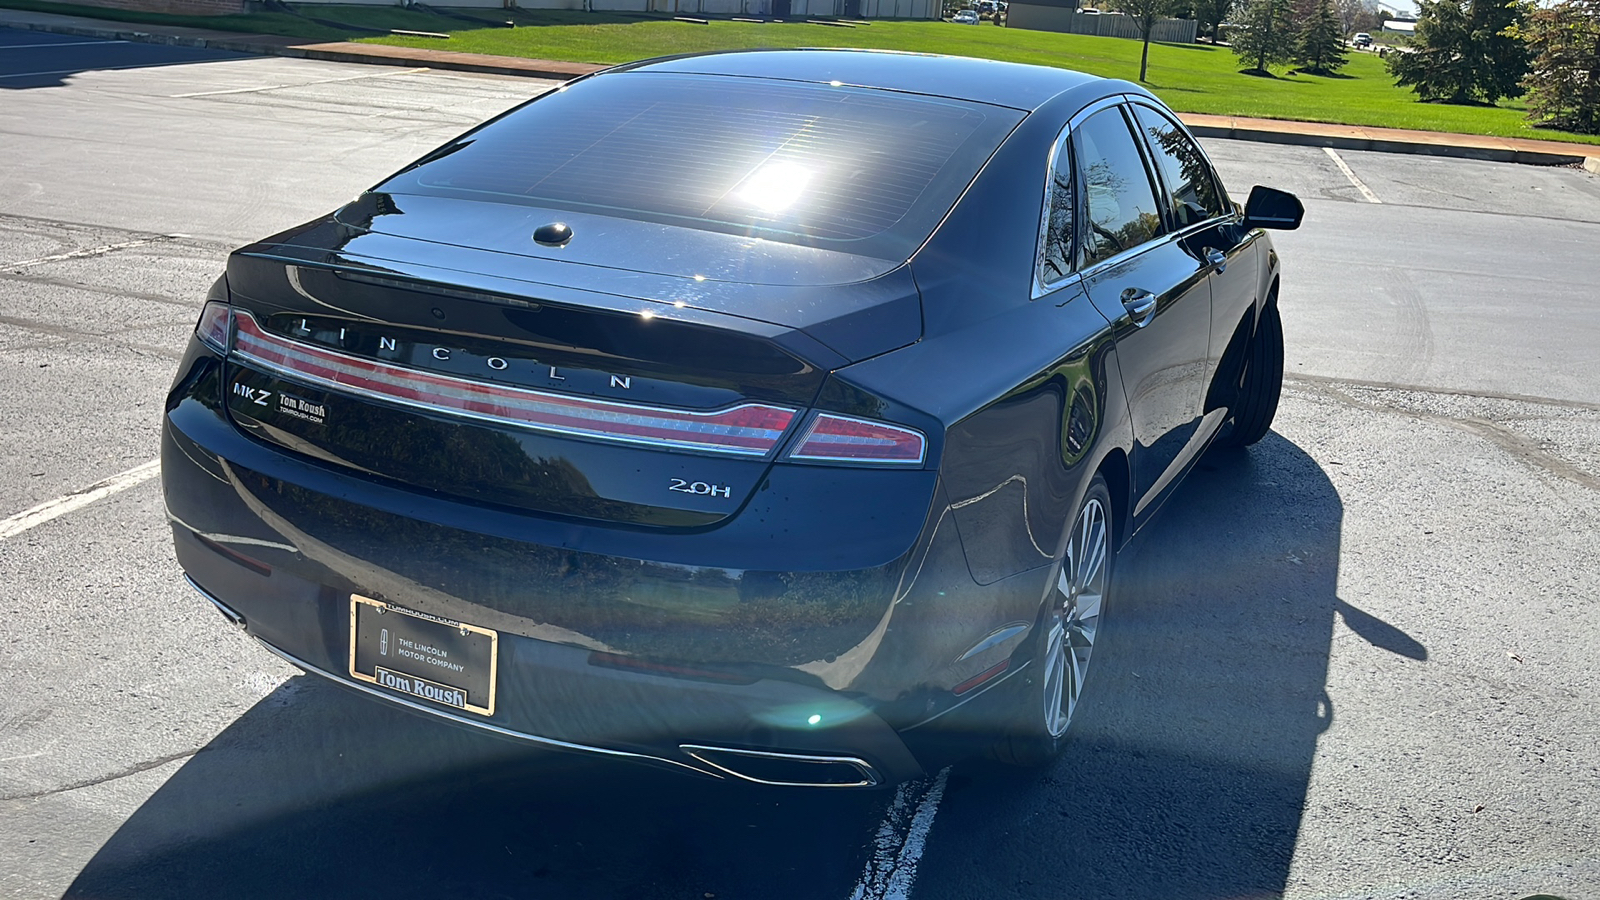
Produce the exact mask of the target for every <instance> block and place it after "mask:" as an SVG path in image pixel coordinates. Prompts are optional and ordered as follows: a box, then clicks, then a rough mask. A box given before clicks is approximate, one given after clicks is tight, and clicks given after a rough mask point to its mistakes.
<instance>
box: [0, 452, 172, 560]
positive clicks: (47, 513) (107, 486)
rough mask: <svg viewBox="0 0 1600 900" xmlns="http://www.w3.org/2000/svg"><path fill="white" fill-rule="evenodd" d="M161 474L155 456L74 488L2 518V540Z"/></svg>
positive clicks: (0, 532) (0, 521)
mask: <svg viewBox="0 0 1600 900" xmlns="http://www.w3.org/2000/svg"><path fill="white" fill-rule="evenodd" d="M159 474H161V460H159V459H152V460H150V461H149V462H147V463H145V464H144V465H142V466H134V467H133V468H131V469H129V470H128V471H126V472H122V473H120V474H117V475H113V476H111V477H110V478H107V479H106V480H104V481H97V482H95V483H94V484H91V485H89V486H88V487H86V488H84V489H83V490H81V491H74V492H72V493H70V494H68V495H66V496H65V497H57V498H56V499H54V500H46V501H45V502H43V503H41V504H39V505H38V506H35V507H33V508H32V509H25V510H23V511H22V512H19V513H17V514H16V515H14V516H12V517H10V518H9V519H0V541H3V540H6V539H8V538H14V537H16V536H17V535H19V534H21V533H23V532H24V531H27V530H28V529H30V528H33V527H34V526H36V525H43V524H44V523H46V522H48V521H50V520H51V519H54V518H57V517H59V516H64V515H66V514H67V513H69V512H72V511H73V510H75V509H81V508H83V507H85V506H88V505H89V504H91V503H93V502H95V501H96V500H100V499H103V498H105V497H109V496H111V495H112V494H115V493H118V492H120V491H125V490H127V489H128V488H131V487H134V486H136V485H140V484H143V483H145V482H146V481H149V480H150V479H152V478H154V477H156V476H157V475H159Z"/></svg>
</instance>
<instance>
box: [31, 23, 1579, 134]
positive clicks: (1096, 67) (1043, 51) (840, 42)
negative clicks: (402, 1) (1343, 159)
mask: <svg viewBox="0 0 1600 900" xmlns="http://www.w3.org/2000/svg"><path fill="white" fill-rule="evenodd" d="M0 6H10V7H15V8H22V9H36V10H41V11H47V12H64V13H69V14H72V15H98V16H101V17H104V18H115V19H121V20H124V21H142V22H151V23H154V22H170V23H171V24H182V25H194V26H200V27H211V28H221V29H226V30H235V31H260V32H269V33H277V34H293V35H296V36H301V37H310V38H319V39H323V40H339V39H348V40H359V41H369V42H375V43H383V44H394V45H398V46H405V47H425V48H433V49H449V50H460V51H466V52H470V53H489V54H495V55H500V56H522V57H530V58H535V59H555V60H565V61H570V62H588V63H619V62H628V61H630V60H635V59H642V58H645V57H651V56H662V55H665V54H670V53H689V52H695V51H701V50H728V49H736V48H747V47H872V48H880V49H886V50H909V51H916V52H924V53H951V54H956V55H961V56H975V57H982V58H988V59H1000V60H1010V61H1015V62H1024V63H1034V64H1037V65H1046V66H1061V67H1064V68H1069V69H1078V70H1081V71H1084V72H1090V73H1093V74H1096V75H1104V76H1108V77H1112V78H1125V79H1128V80H1133V79H1135V78H1136V77H1137V76H1138V73H1139V49H1140V45H1139V42H1138V41H1132V40H1123V39H1119V38H1101V37H1088V36H1084V35H1069V34H1053V33H1050V32H1042V31H1026V30H1023V29H1020V28H1000V27H997V26H994V25H991V24H988V23H985V24H983V25H980V26H978V27H976V28H973V27H968V26H960V25H951V24H949V23H947V22H922V21H882V20H880V21H875V22H873V23H872V24H870V25H862V26H860V27H856V28H839V27H833V26H827V25H810V24H805V23H801V22H790V23H765V24H753V23H744V22H730V21H713V22H712V23H711V24H709V25H698V24H692V23H687V22H676V21H672V20H671V19H668V18H664V17H656V18H644V17H626V16H619V15H614V14H607V13H582V12H557V11H524V10H514V11H508V10H490V9H484V10H458V11H457V12H458V13H459V14H461V15H466V16H470V17H477V18H482V19H483V20H484V22H485V25H484V27H482V28H478V27H474V26H473V25H472V24H471V23H469V22H464V21H461V20H460V19H458V18H452V17H446V16H440V15H434V14H431V13H424V12H419V11H415V10H407V9H401V8H399V7H387V6H310V5H307V6H302V7H299V8H300V9H301V10H302V11H303V12H305V13H306V14H308V15H313V16H316V17H317V18H321V19H325V20H331V21H335V22H342V23H345V24H348V25H354V26H363V27H367V28H377V29H404V30H409V31H430V32H444V33H449V34H450V37H449V38H448V39H438V38H423V37H406V36H401V35H388V36H372V35H369V34H361V33H358V32H355V31H340V30H335V29H330V28H326V27H324V26H321V25H317V24H315V23H312V22H309V21H306V20H305V19H300V18H295V17H293V16H285V15H281V14H269V13H254V14H249V15H240V16H218V17H197V16H188V17H179V16H160V15H155V14H149V13H146V14H138V13H129V12H124V11H121V10H107V9H97V8H95V7H83V6H70V5H67V4H62V3H56V2H49V0H0ZM135 17H137V18H135ZM508 19H509V20H512V21H515V22H516V23H517V26H518V27H516V28H503V27H501V28H497V27H493V26H492V25H491V24H490V22H491V21H499V22H504V21H507V20H508ZM180 20H181V21H180ZM1240 68H1241V66H1240V64H1239V61H1238V60H1237V59H1236V58H1235V57H1234V55H1233V54H1232V53H1231V52H1229V51H1228V50H1227V48H1222V47H1212V46H1210V45H1193V44H1152V45H1151V47H1150V72H1149V81H1148V83H1147V86H1148V87H1149V88H1150V89H1151V90H1152V91H1153V92H1154V93H1155V94H1156V95H1158V96H1159V97H1161V99H1163V100H1165V101H1166V102H1167V103H1168V104H1169V105H1171V106H1172V107H1173V108H1174V109H1176V110H1179V111H1181V112H1195V113H1212V114H1217V115H1236V116H1258V117H1261V118H1268V119H1300V120H1307V121H1313V122H1333V123H1340V124H1348V125H1372V126H1378V127H1385V128H1414V129H1421V130H1427V131H1449V132H1459V133H1466V134H1490V135H1500V136H1506V137H1526V138H1542V139H1546V140H1564V141H1581V142H1586V143H1596V144H1600V137H1596V136H1583V135H1574V134H1568V133H1565V132H1559V131H1550V130H1546V129H1539V128H1533V127H1531V126H1530V125H1528V123H1527V122H1526V120H1524V119H1523V115H1524V112H1525V107H1524V106H1523V104H1522V103H1520V102H1517V101H1505V102H1502V103H1501V104H1500V105H1498V106H1493V107H1467V106H1449V105H1444V104H1437V103H1419V102H1417V101H1416V98H1415V95H1414V94H1412V93H1411V92H1410V91H1408V90H1402V89H1400V88H1398V87H1395V85H1394V81H1393V79H1391V78H1390V77H1389V75H1388V73H1387V72H1386V71H1385V69H1384V67H1383V64H1382V62H1381V61H1380V60H1379V59H1378V58H1377V57H1376V56H1375V55H1373V54H1370V53H1354V52H1353V53H1351V55H1350V64H1349V65H1348V66H1346V68H1345V70H1344V73H1343V74H1342V75H1341V76H1340V77H1336V78H1319V77H1316V76H1313V75H1287V74H1280V75H1279V76H1278V77H1277V78H1256V77H1251V76H1248V75H1242V74H1240V73H1239V69H1240Z"/></svg>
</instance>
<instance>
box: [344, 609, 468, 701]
mask: <svg viewBox="0 0 1600 900" xmlns="http://www.w3.org/2000/svg"><path fill="white" fill-rule="evenodd" d="M499 656H500V635H499V633H498V632H495V631H491V630H489V629H487V628H480V627H478V626H476V625H468V624H466V623H465V622H456V621H452V620H450V619H445V618H442V617H439V616H434V615H429V614H428V613H422V612H416V611H414V610H409V609H401V608H400V607H398V606H393V605H391V604H388V603H384V602H383V601H381V600H373V599H372V598H370V597H363V596H361V595H359V594H351V595H350V677H352V678H355V679H356V680H357V681H365V682H366V683H368V684H375V685H378V686H379V687H383V688H388V689H389V690H392V691H397V692H399V693H402V694H406V695H407V696H411V697H417V698H420V699H423V700H427V701H429V702H432V703H437V704H440V705H442V706H450V707H454V708H456V709H462V710H466V711H467V712H474V713H477V714H479V715H483V716H492V715H494V689H495V676H496V674H497V669H498V665H499Z"/></svg>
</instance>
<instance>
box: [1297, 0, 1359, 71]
mask: <svg viewBox="0 0 1600 900" xmlns="http://www.w3.org/2000/svg"><path fill="white" fill-rule="evenodd" d="M1349 52H1350V51H1349V48H1347V47H1345V44H1344V27H1343V26H1342V25H1341V24H1340V22H1339V11H1338V10H1336V9H1334V6H1333V0H1321V2H1319V3H1318V4H1317V5H1316V8H1315V9H1313V10H1312V11H1311V17H1310V20H1309V21H1307V22H1306V24H1305V29H1304V30H1303V31H1302V32H1301V33H1300V53H1299V58H1298V59H1297V60H1295V62H1296V63H1298V64H1299V66H1300V71H1302V72H1310V73H1311V74H1312V75H1332V74H1333V73H1334V72H1337V71H1339V70H1340V69H1342V68H1344V64H1345V63H1346V62H1348V60H1347V59H1345V57H1346V56H1347V55H1348V54H1349Z"/></svg>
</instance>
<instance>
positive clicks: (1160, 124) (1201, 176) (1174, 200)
mask: <svg viewBox="0 0 1600 900" xmlns="http://www.w3.org/2000/svg"><path fill="white" fill-rule="evenodd" d="M1133 110H1134V116H1135V118H1137V119H1138V120H1139V130H1140V131H1143V132H1144V136H1145V140H1146V141H1147V142H1148V146H1149V147H1150V153H1151V155H1152V156H1153V157H1154V158H1155V161H1156V166H1157V167H1158V168H1159V169H1160V170H1161V181H1162V183H1163V184H1164V185H1165V186H1166V192H1167V195H1168V197H1169V201H1168V202H1169V203H1170V204H1171V206H1172V215H1173V221H1174V222H1175V223H1177V226H1178V227H1179V228H1187V227H1188V226H1190V225H1194V224H1196V223H1199V222H1204V221H1206V220H1207V219H1213V218H1216V217H1217V216H1220V215H1222V214H1223V212H1224V209H1223V204H1222V195H1221V192H1220V191H1219V190H1218V189H1217V179H1216V176H1215V175H1214V174H1212V172H1211V166H1210V165H1209V164H1208V163H1207V162H1206V157H1205V154H1203V153H1201V152H1200V148H1199V147H1197V146H1195V143H1194V141H1192V140H1190V139H1189V136H1188V135H1186V134H1184V133H1183V130H1182V129H1180V128H1179V127H1178V126H1177V125H1175V124H1173V122H1172V120H1171V119H1168V118H1167V117H1166V116H1163V115H1162V114H1160V113H1158V112H1156V111H1155V110H1153V109H1151V108H1150V107H1148V106H1141V105H1139V104H1137V103H1136V104H1134V106H1133Z"/></svg>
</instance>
